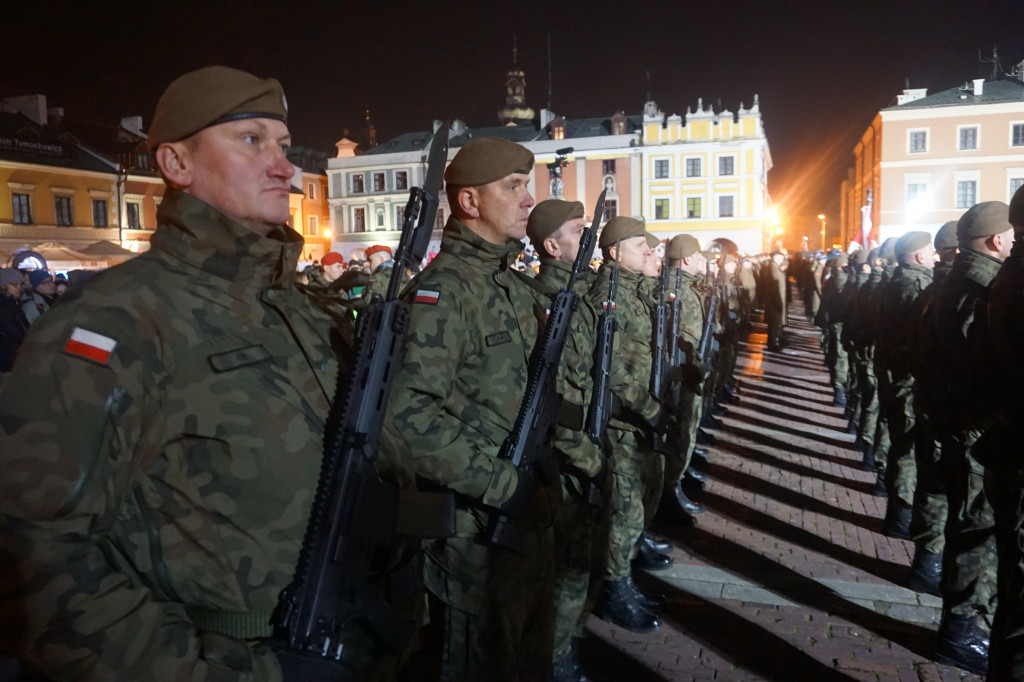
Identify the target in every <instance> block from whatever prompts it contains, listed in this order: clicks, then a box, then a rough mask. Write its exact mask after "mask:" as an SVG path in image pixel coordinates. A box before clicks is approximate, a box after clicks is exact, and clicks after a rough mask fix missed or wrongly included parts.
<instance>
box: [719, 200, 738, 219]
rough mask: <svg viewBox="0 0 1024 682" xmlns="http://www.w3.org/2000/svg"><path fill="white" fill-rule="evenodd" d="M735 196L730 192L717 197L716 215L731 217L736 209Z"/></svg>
mask: <svg viewBox="0 0 1024 682" xmlns="http://www.w3.org/2000/svg"><path fill="white" fill-rule="evenodd" d="M735 205H736V197H734V196H733V195H731V194H723V195H722V196H720V197H718V217H719V218H732V217H733V216H734V215H735V211H736V207H735Z"/></svg>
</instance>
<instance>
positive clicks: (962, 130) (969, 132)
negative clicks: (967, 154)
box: [956, 126, 978, 151]
mask: <svg viewBox="0 0 1024 682" xmlns="http://www.w3.org/2000/svg"><path fill="white" fill-rule="evenodd" d="M956 135H957V149H959V150H960V151H968V150H971V149H977V148H978V126H957V127H956Z"/></svg>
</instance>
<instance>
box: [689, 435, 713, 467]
mask: <svg viewBox="0 0 1024 682" xmlns="http://www.w3.org/2000/svg"><path fill="white" fill-rule="evenodd" d="M698 433H699V431H698ZM709 454H711V453H710V452H708V449H707V448H702V447H697V446H694V448H693V456H694V457H695V458H696V459H701V460H705V461H706V460H707V458H708V455H709ZM696 459H695V460H694V461H696Z"/></svg>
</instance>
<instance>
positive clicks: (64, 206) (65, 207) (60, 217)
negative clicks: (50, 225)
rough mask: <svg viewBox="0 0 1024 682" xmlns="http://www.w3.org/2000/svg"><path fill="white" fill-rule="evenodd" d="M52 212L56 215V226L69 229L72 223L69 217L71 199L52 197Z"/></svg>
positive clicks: (70, 216)
mask: <svg viewBox="0 0 1024 682" xmlns="http://www.w3.org/2000/svg"><path fill="white" fill-rule="evenodd" d="M53 212H54V214H55V215H56V219H57V224H58V225H60V226H61V227H70V226H71V223H72V222H74V221H73V219H72V215H71V197H54V198H53Z"/></svg>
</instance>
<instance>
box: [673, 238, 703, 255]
mask: <svg viewBox="0 0 1024 682" xmlns="http://www.w3.org/2000/svg"><path fill="white" fill-rule="evenodd" d="M698 251H700V242H699V241H697V238H696V237H694V236H693V235H689V234H677V235H676V236H675V237H672V241H670V242H669V243H668V257H669V258H671V259H672V260H682V259H684V258H689V257H690V256H692V255H693V254H695V253H697V252H698Z"/></svg>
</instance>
